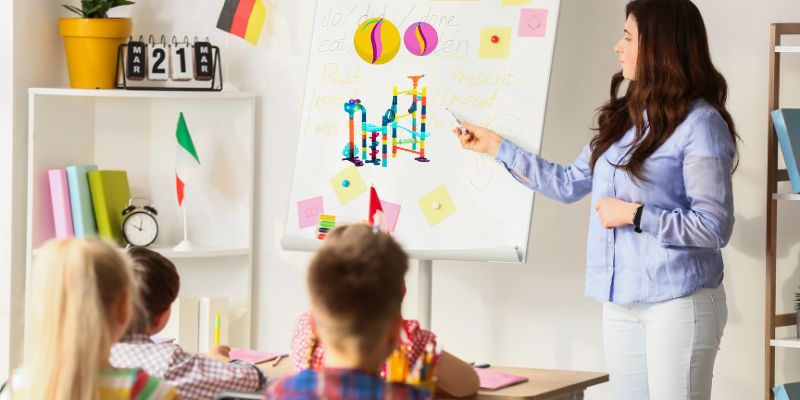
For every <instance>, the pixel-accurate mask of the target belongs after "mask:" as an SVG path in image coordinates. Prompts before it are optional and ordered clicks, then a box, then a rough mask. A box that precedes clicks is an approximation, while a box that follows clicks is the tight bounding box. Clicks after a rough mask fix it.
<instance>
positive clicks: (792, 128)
mask: <svg viewBox="0 0 800 400" xmlns="http://www.w3.org/2000/svg"><path fill="white" fill-rule="evenodd" d="M771 114H772V123H773V124H774V125H775V134H776V135H777V136H778V143H779V144H780V147H781V153H783V161H784V162H785V164H786V170H787V171H788V172H789V181H791V184H792V192H794V193H800V165H799V164H798V162H800V109H798V108H780V109H777V110H775V111H773V112H772V113H771Z"/></svg>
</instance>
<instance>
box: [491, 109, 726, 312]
mask: <svg viewBox="0 0 800 400" xmlns="http://www.w3.org/2000/svg"><path fill="white" fill-rule="evenodd" d="M634 134H635V132H634V128H631V129H629V130H628V131H627V132H626V133H625V135H624V136H623V138H622V139H620V140H619V141H618V142H617V143H615V144H614V145H613V146H612V147H611V148H609V150H608V151H606V153H605V154H603V156H601V157H600V158H599V159H598V161H597V165H596V166H595V169H594V176H593V175H592V172H591V170H590V168H589V160H590V156H591V150H590V149H589V146H588V145H587V146H586V147H584V149H583V152H581V154H580V156H578V159H577V160H575V161H574V162H573V163H572V164H570V165H568V166H563V165H559V164H554V163H550V162H548V161H546V160H544V159H542V158H541V157H539V156H538V155H536V154H533V153H529V152H527V151H525V150H522V149H520V148H519V147H517V146H516V145H514V144H513V143H511V142H509V141H503V143H502V145H501V146H500V150H499V152H498V153H497V157H496V159H497V161H498V162H500V163H501V164H502V165H503V166H504V167H505V168H506V169H507V170H508V171H509V172H510V173H511V174H512V175H513V176H514V178H515V179H517V180H518V181H519V182H521V183H522V184H524V185H525V186H527V187H529V188H531V189H533V190H535V191H537V192H538V193H541V194H543V195H544V196H547V197H549V198H552V199H555V200H558V201H561V202H564V203H572V202H574V201H577V200H580V199H581V198H583V197H584V196H586V195H587V194H589V193H590V192H591V193H592V205H594V204H596V203H597V202H598V201H599V200H600V199H602V198H604V197H611V198H617V199H620V200H624V201H628V202H633V203H638V204H644V210H643V213H642V220H641V228H642V230H643V232H642V233H636V232H634V229H633V226H632V225H628V226H624V227H620V228H615V229H605V228H604V227H603V225H602V224H601V223H600V219H599V218H598V216H597V214H596V213H595V212H594V207H592V210H591V216H590V218H589V238H588V243H587V246H586V264H587V265H586V291H585V293H586V296H587V297H589V298H591V299H594V300H597V301H609V302H613V303H618V304H629V303H640V302H657V301H662V300H668V299H674V298H678V297H683V296H686V295H688V294H691V293H693V292H694V291H696V290H698V289H700V288H714V287H717V286H718V285H719V284H720V283H722V276H723V263H722V254H721V252H720V249H721V248H722V247H724V246H725V245H726V244H727V243H728V240H729V239H730V237H731V231H732V230H733V222H734V215H733V192H732V187H731V186H732V183H731V170H732V167H733V160H734V157H735V146H734V143H733V141H732V140H731V137H730V131H729V129H728V125H727V124H726V123H725V120H723V119H722V117H721V116H720V115H719V113H718V112H717V111H716V110H715V109H714V108H713V107H711V106H710V105H709V104H708V103H707V102H705V101H704V100H699V101H696V102H695V103H694V104H693V106H692V109H691V111H690V112H689V114H688V116H687V117H686V119H685V120H684V121H683V123H681V124H680V125H679V126H678V128H677V129H676V130H675V132H674V133H673V134H672V136H671V137H670V138H669V139H668V140H667V141H666V142H665V143H664V144H663V145H662V146H661V147H660V148H659V149H658V150H656V152H655V153H653V154H652V155H651V156H650V157H649V158H648V159H647V160H646V162H645V164H644V167H645V174H646V176H647V177H648V178H649V182H634V181H632V180H631V178H630V177H629V176H628V174H627V173H626V172H625V171H624V170H620V169H618V168H615V167H614V166H613V165H612V163H613V164H617V165H621V164H624V163H625V162H626V161H627V159H626V157H627V156H628V153H627V152H628V150H629V149H630V144H631V142H632V141H633V138H634Z"/></svg>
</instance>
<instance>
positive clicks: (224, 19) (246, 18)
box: [217, 0, 267, 44]
mask: <svg viewBox="0 0 800 400" xmlns="http://www.w3.org/2000/svg"><path fill="white" fill-rule="evenodd" d="M266 16H267V9H266V8H265V7H264V3H262V2H261V0H225V4H223V6H222V11H221V12H220V13H219V19H218V20H217V28H219V29H222V30H223V31H225V32H228V33H231V34H233V35H236V36H239V37H240V38H243V39H245V40H247V41H248V42H250V43H252V44H258V38H259V37H260V36H261V28H262V27H263V26H264V19H265V18H266Z"/></svg>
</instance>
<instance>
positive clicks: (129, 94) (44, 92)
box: [28, 88, 253, 99]
mask: <svg viewBox="0 0 800 400" xmlns="http://www.w3.org/2000/svg"><path fill="white" fill-rule="evenodd" d="M28 93H29V94H33V95H38V96H71V97H117V98H141V99H220V98H225V99H249V98H253V94H252V93H250V92H241V91H227V92H226V91H222V92H193V91H166V90H123V89H69V88H30V89H28Z"/></svg>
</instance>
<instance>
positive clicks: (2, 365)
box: [0, 1, 14, 380]
mask: <svg viewBox="0 0 800 400" xmlns="http://www.w3.org/2000/svg"><path fill="white" fill-rule="evenodd" d="M13 20H14V8H13V3H12V2H10V1H7V2H3V3H2V4H0V60H11V59H12V58H13V55H14V48H13V37H14V35H13V32H14V23H13ZM12 65H13V64H12V63H11V62H8V61H5V62H0V380H2V377H4V376H8V371H9V368H10V365H9V360H10V357H9V354H10V353H9V351H10V348H11V328H10V327H11V310H12V301H11V299H12V295H11V281H12V273H11V256H10V255H11V165H12V148H13V138H14V136H13V135H12V134H11V133H12V131H13V127H14V121H13V111H12V106H11V105H12V104H13V94H12V93H13V81H14V74H13V73H12V71H13V69H12Z"/></svg>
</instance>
